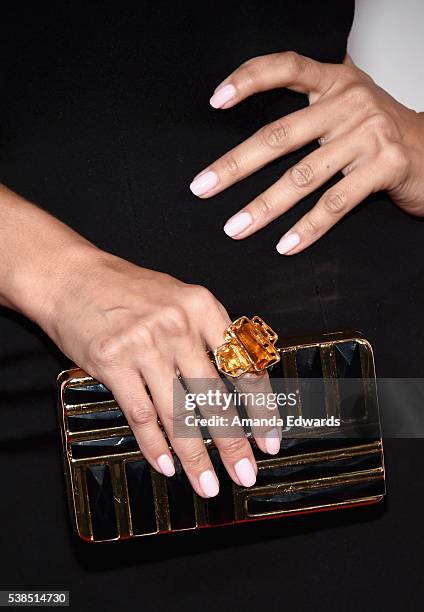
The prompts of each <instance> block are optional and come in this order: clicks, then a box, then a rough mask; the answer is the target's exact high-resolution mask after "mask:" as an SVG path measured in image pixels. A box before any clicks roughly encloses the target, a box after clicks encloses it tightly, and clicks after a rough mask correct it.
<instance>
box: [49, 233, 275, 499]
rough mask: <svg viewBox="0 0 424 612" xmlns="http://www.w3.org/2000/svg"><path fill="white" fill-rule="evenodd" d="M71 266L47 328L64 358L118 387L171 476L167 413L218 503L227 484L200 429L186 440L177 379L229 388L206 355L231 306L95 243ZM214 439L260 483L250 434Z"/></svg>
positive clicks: (186, 458)
mask: <svg viewBox="0 0 424 612" xmlns="http://www.w3.org/2000/svg"><path fill="white" fill-rule="evenodd" d="M64 257H65V261H66V255H65V256H64ZM68 261H69V262H70V263H69V265H68V266H66V265H65V266H61V270H62V271H61V273H60V274H58V277H59V278H60V281H57V280H54V279H53V280H52V286H51V288H50V290H49V292H48V296H47V298H46V300H45V302H44V309H43V312H44V315H43V321H42V326H43V327H44V329H45V331H46V332H47V333H48V334H49V336H50V337H51V338H52V339H53V340H54V342H55V343H56V344H57V345H58V346H59V348H60V349H61V350H62V351H63V353H65V354H66V355H67V356H68V357H69V358H70V359H72V361H74V362H75V363H76V364H78V366H80V367H81V368H83V369H84V370H85V371H87V372H88V373H89V374H90V375H91V376H93V377H94V378H96V379H97V380H99V381H101V382H102V383H104V384H105V385H106V386H107V387H108V388H109V389H110V391H111V392H112V393H113V395H114V396H115V398H116V400H117V402H118V404H119V405H120V407H121V408H122V410H123V412H124V413H125V415H126V418H127V420H128V423H129V425H130V427H131V428H132V430H133V432H134V435H135V437H136V439H137V442H138V444H139V446H140V449H141V451H142V452H143V454H144V456H145V457H146V459H147V460H148V461H149V462H150V464H151V465H152V466H153V467H154V468H155V469H156V470H158V471H160V472H162V473H163V474H165V475H166V476H172V475H173V474H174V471H175V470H174V463H173V459H172V454H171V452H170V450H169V447H168V444H167V442H166V439H165V437H164V435H163V433H162V431H161V429H160V427H159V425H158V421H157V418H158V416H159V418H160V421H161V423H162V425H163V427H164V429H165V431H166V433H167V436H168V438H169V441H170V443H171V445H172V448H173V449H174V451H175V453H176V454H177V455H178V457H179V458H180V460H181V463H182V465H183V468H184V470H185V472H186V474H187V476H188V478H189V479H190V482H191V484H192V486H193V488H194V490H195V491H196V492H197V493H198V494H199V495H201V496H203V497H213V496H214V495H216V494H217V493H218V490H219V484H218V479H217V477H216V474H215V472H214V469H213V466H212V463H211V461H210V458H209V456H208V453H207V451H206V448H205V445H204V442H203V439H202V437H201V435H200V431H199V430H196V435H193V431H191V432H190V433H189V434H187V435H186V436H185V437H183V436H182V435H176V434H175V431H174V429H175V428H176V425H177V424H178V425H179V424H180V423H179V421H182V420H183V419H184V417H185V416H186V415H187V412H186V411H185V409H184V405H183V404H184V397H185V393H184V389H183V387H182V386H181V385H180V383H179V382H178V381H177V384H176V372H179V373H180V374H181V376H182V377H183V379H184V380H188V381H189V382H190V380H192V379H196V380H197V381H200V382H198V383H196V382H195V381H194V383H193V384H194V386H196V384H198V385H200V387H201V386H202V382H201V381H202V380H204V379H216V385H217V387H219V385H221V386H222V382H221V381H220V379H219V377H218V374H217V372H216V370H215V368H214V367H213V365H212V364H211V362H210V360H209V358H208V356H207V354H206V352H205V350H206V348H210V349H214V348H216V347H217V346H218V345H220V344H222V343H223V341H224V337H223V333H224V330H225V329H226V328H227V327H228V325H229V324H230V318H229V316H228V314H227V312H226V310H225V308H224V307H223V306H222V305H221V304H220V303H219V302H218V300H217V299H216V298H215V297H214V296H213V295H212V294H211V293H210V292H209V291H208V290H207V289H205V288H204V287H199V286H194V285H188V284H185V283H183V282H180V281H179V280H177V279H175V278H173V277H171V276H169V275H167V274H162V273H160V272H154V271H152V270H147V269H144V268H140V267H138V266H136V265H134V264H131V263H129V262H127V261H125V260H123V259H120V258H118V257H115V256H113V255H110V254H108V253H105V252H103V251H100V250H98V249H97V248H95V247H93V246H92V245H89V244H82V245H79V246H78V247H73V248H72V249H71V255H68ZM144 382H145V383H146V384H147V386H148V388H149V390H150V394H151V397H149V395H148V394H147V392H146V389H145V385H144ZM174 385H175V386H174ZM189 390H190V391H192V392H196V393H198V392H199V391H200V390H201V389H200V388H199V387H198V388H195V389H189ZM224 390H225V387H224ZM228 412H229V411H228ZM228 412H227V416H228ZM211 414H216V408H213V407H209V408H208V407H205V409H204V415H205V416H210V415H211ZM190 429H191V430H193V428H190ZM210 433H211V435H212V437H214V441H215V444H216V446H217V448H218V450H219V453H220V456H221V459H222V461H223V463H224V465H225V468H226V469H227V471H228V473H229V474H230V476H231V478H232V479H233V481H234V482H236V483H237V484H239V485H243V486H252V485H253V484H254V482H255V480H256V473H257V467H256V462H255V459H254V456H253V453H252V449H251V446H250V444H249V442H248V441H247V439H246V437H245V435H244V432H243V429H242V428H241V427H234V428H233V429H232V430H231V433H230V435H226V436H219V437H215V436H214V431H213V428H210ZM278 433H279V432H277V435H276V432H275V429H274V430H271V431H268V432H265V433H264V435H263V437H261V436H262V434H261V436H256V441H257V444H258V446H259V447H260V448H261V449H262V450H263V451H264V452H268V453H271V454H275V453H276V452H278V449H279V445H280V440H279V435H278Z"/></svg>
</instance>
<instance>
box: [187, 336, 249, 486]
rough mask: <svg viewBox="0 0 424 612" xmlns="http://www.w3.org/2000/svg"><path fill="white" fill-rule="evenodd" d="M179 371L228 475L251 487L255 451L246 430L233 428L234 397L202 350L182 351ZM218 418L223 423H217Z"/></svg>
mask: <svg viewBox="0 0 424 612" xmlns="http://www.w3.org/2000/svg"><path fill="white" fill-rule="evenodd" d="M178 368H179V370H180V372H181V375H182V377H183V379H184V382H185V384H186V385H187V386H188V388H189V391H190V393H192V394H193V395H194V401H196V403H197V406H198V409H199V411H200V413H201V415H202V416H203V417H206V418H208V419H209V420H210V421H211V424H210V425H209V426H208V430H209V432H210V435H211V436H212V439H213V441H214V443H215V446H216V447H217V449H218V451H219V454H220V457H221V460H222V462H223V464H224V466H225V469H226V470H227V472H228V474H229V475H230V477H231V478H232V479H233V480H234V482H235V483H236V484H239V485H240V484H241V485H242V486H244V487H250V486H252V485H253V484H254V483H255V481H256V473H257V467H256V461H255V458H254V456H253V451H252V447H251V445H250V443H249V442H248V441H247V439H246V435H245V432H244V429H243V428H242V427H241V426H240V425H237V424H234V419H235V417H237V411H236V409H235V406H234V403H233V401H232V400H233V394H231V392H230V391H229V390H228V389H227V388H226V386H225V385H224V383H223V382H222V380H221V379H220V377H219V376H218V373H217V371H216V369H215V368H214V367H213V365H212V363H211V361H210V360H209V358H208V357H207V355H206V353H205V350H204V348H203V346H201V345H200V346H199V347H198V348H197V349H195V350H190V352H188V351H187V352H184V351H181V352H180V354H179V358H178ZM219 418H220V419H223V421H222V422H220V421H218V419H219ZM213 419H215V423H216V424H213V422H212V421H213Z"/></svg>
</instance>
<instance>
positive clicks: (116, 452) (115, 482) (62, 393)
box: [58, 328, 385, 542]
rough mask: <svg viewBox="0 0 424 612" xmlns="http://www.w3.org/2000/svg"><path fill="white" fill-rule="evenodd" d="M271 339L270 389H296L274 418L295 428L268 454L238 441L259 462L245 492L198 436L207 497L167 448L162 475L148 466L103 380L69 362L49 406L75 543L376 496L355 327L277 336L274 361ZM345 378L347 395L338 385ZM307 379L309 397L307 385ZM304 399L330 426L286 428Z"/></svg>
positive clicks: (303, 410) (366, 363)
mask: <svg viewBox="0 0 424 612" xmlns="http://www.w3.org/2000/svg"><path fill="white" fill-rule="evenodd" d="M267 329H270V328H267ZM265 331H266V330H265ZM271 331H272V330H271ZM267 337H268V339H270V336H267ZM275 339H276V335H275V337H273V340H275ZM230 340H231V341H232V342H233V344H235V346H233V347H232V348H231V350H232V351H233V353H234V351H236V352H237V350H238V349H237V346H236V344H237V342H238V339H237V337H236V336H234V337H233V338H232V339H230ZM242 340H243V339H242ZM239 344H240V343H239ZM270 345H271V343H268V344H266V345H265V349H266V350H265V352H266V353H267V354H271V357H272V365H271V367H270V368H269V370H268V371H269V375H270V379H271V385H273V382H274V381H279V383H280V384H283V385H284V384H285V385H286V388H287V390H290V389H291V390H292V391H293V392H297V393H298V394H299V401H298V402H297V403H296V405H295V406H292V407H287V408H285V409H284V410H285V416H288V415H289V414H290V412H291V416H292V421H293V423H294V425H293V426H292V427H290V428H288V429H287V430H283V439H282V444H281V449H280V451H279V453H278V455H275V456H270V455H265V454H264V453H262V452H261V451H260V450H259V449H258V448H257V447H256V445H255V443H254V440H253V438H252V437H250V438H249V439H250V442H251V444H252V447H253V451H254V455H255V458H256V461H257V466H258V474H257V481H256V483H255V485H254V486H253V487H250V488H243V487H241V486H238V485H236V484H235V483H234V482H233V481H232V480H231V479H230V477H229V476H228V474H227V473H226V471H225V469H224V467H223V465H222V463H221V462H220V458H219V454H218V452H217V450H216V448H215V447H214V444H213V441H212V440H206V441H205V444H206V446H207V449H208V452H209V454H210V457H211V460H212V463H213V465H214V468H215V471H216V473H217V476H218V478H219V481H220V492H219V494H218V495H217V496H216V497H215V498H211V499H203V498H201V497H199V496H198V495H197V494H196V493H194V492H193V490H192V488H191V486H190V484H189V481H188V479H187V477H186V476H185V474H184V471H183V470H182V467H181V463H180V462H179V460H178V458H177V457H176V456H175V455H174V460H175V466H176V474H175V476H173V477H172V478H167V477H165V476H163V475H161V474H159V473H158V472H157V471H155V470H154V469H153V468H152V467H150V465H149V464H148V463H147V461H146V460H145V459H144V458H143V455H142V454H141V452H140V450H139V448H138V446H137V443H136V440H135V438H134V436H133V434H132V431H131V429H130V427H129V426H128V423H127V421H126V419H125V416H124V414H123V413H122V411H121V410H120V408H119V406H118V405H117V403H116V401H115V400H114V398H113V396H112V394H111V393H110V392H109V391H108V389H107V388H106V387H105V386H104V385H102V384H100V383H99V382H98V381H96V380H94V379H93V378H91V377H90V376H89V375H88V374H86V373H85V372H84V371H82V370H81V369H77V368H76V369H71V370H67V371H65V372H62V373H61V374H60V375H59V377H58V394H59V401H58V408H59V410H58V412H59V422H60V429H61V436H62V443H63V457H64V468H65V479H66V484H67V491H68V498H69V507H70V514H71V518H72V522H73V526H74V529H75V531H76V533H77V534H78V535H79V536H80V537H81V538H82V539H83V540H86V541H88V542H105V541H115V540H124V539H128V538H138V537H141V536H148V535H154V534H162V533H169V532H173V531H181V530H187V529H200V528H203V527H215V526H219V525H228V524H235V523H241V522H244V521H256V520H262V519H270V518H281V517H288V516H292V515H296V514H300V513H311V512H318V511H324V510H333V509H338V508H349V507H353V506H361V505H366V504H373V503H376V502H378V501H380V500H381V499H382V498H383V496H384V495H385V472H384V459H383V445H382V439H381V428H380V421H379V414H378V400H377V389H376V381H375V370H374V360H373V353H372V348H371V346H370V344H369V342H368V341H367V340H366V339H364V338H363V337H362V336H361V335H360V334H358V333H332V334H327V335H323V336H321V337H319V338H314V339H310V338H309V339H303V340H292V341H285V342H283V343H281V345H280V346H279V347H278V348H277V349H276V350H277V351H278V354H279V356H280V359H279V360H278V362H276V361H277V360H276V359H275V358H274V356H273V353H272V351H271V353H270V351H269V348H270ZM240 346H242V343H241V344H240ZM246 347H247V350H245V349H244V348H243V347H242V348H243V350H245V355H246V359H247V358H249V350H248V349H249V346H248V343H247V341H245V348H246ZM219 348H220V349H222V347H219ZM271 349H272V350H275V349H274V347H273V346H271ZM233 353H232V355H233ZM264 355H265V353H264ZM221 357H222V350H221ZM277 357H278V355H277ZM268 365H269V364H268ZM227 382H228V378H227ZM303 383H305V384H303ZM345 383H346V384H347V385H348V388H349V392H348V393H346V392H345V391H343V389H344V385H345ZM311 384H312V385H313V387H314V393H312V394H311V393H307V390H308V385H309V386H310V385H311ZM352 389H353V391H352ZM311 405H312V408H313V411H314V414H317V412H320V414H322V416H323V417H326V419H328V418H336V419H338V421H339V423H340V425H339V426H338V427H330V426H328V425H326V424H321V423H318V425H316V424H315V421H312V425H310V426H308V427H306V428H305V427H299V426H297V425H296V423H297V422H298V419H299V418H302V417H303V416H305V415H308V413H309V411H310V410H311Z"/></svg>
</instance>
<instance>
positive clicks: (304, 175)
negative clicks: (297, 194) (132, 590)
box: [289, 163, 314, 187]
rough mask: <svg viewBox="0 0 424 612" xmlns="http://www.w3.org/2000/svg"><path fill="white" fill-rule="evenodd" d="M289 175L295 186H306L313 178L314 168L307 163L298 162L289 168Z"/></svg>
mask: <svg viewBox="0 0 424 612" xmlns="http://www.w3.org/2000/svg"><path fill="white" fill-rule="evenodd" d="M289 176H290V178H291V181H292V183H293V184H294V186H295V187H307V186H308V185H310V184H311V183H312V181H313V179H314V170H313V168H312V166H311V165H310V164H308V163H300V164H296V165H295V166H293V168H291V169H290V172H289Z"/></svg>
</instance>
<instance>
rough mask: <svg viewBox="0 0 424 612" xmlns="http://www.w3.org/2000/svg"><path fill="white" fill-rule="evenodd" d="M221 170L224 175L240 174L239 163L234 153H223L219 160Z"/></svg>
mask: <svg viewBox="0 0 424 612" xmlns="http://www.w3.org/2000/svg"><path fill="white" fill-rule="evenodd" d="M221 171H222V173H223V174H224V175H227V176H230V177H234V176H238V175H239V174H240V163H239V161H238V160H237V158H236V157H235V156H234V155H231V154H228V155H225V156H224V157H223V158H222V160H221Z"/></svg>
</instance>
